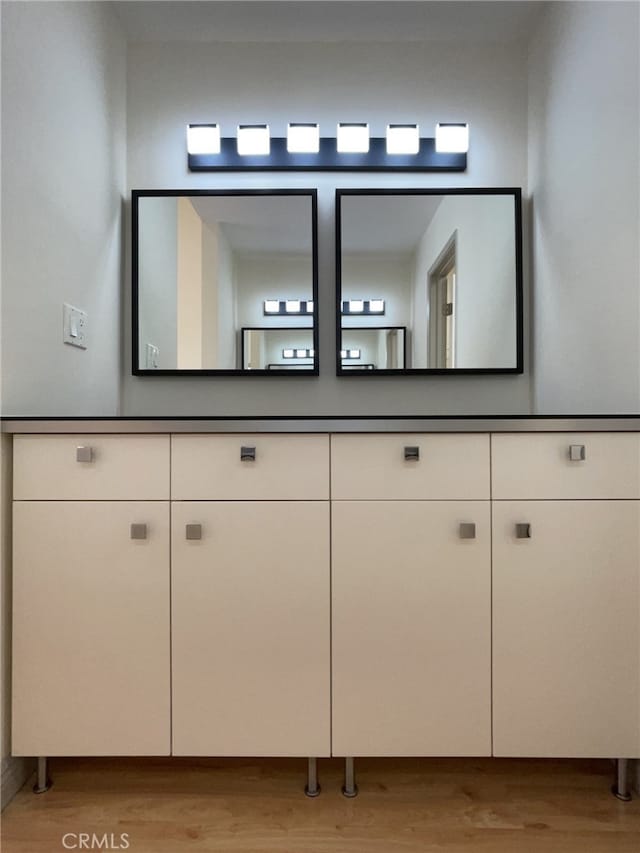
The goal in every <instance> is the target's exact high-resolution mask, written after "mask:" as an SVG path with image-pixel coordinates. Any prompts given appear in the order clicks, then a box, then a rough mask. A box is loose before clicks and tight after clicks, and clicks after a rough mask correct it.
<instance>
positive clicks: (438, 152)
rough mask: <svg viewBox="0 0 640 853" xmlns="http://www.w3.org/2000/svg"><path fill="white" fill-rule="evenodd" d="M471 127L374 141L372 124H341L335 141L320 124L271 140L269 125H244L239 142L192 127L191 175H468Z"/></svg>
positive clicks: (398, 132)
mask: <svg viewBox="0 0 640 853" xmlns="http://www.w3.org/2000/svg"><path fill="white" fill-rule="evenodd" d="M468 147H469V126H468V125H467V124H456V123H451V122H448V123H447V122H441V123H440V124H439V125H438V127H437V130H436V136H425V137H421V136H420V128H419V126H418V124H417V123H416V124H388V125H387V126H386V133H385V135H384V136H370V134H369V125H368V124H367V123H366V122H340V123H339V124H338V125H337V127H336V135H335V136H333V137H329V136H322V137H321V136H320V125H319V124H318V123H317V122H289V123H288V124H287V132H286V135H284V136H274V137H273V138H271V134H270V131H269V125H267V124H239V125H238V126H237V132H236V135H235V136H221V128H220V125H217V124H190V125H188V126H187V153H188V165H189V170H190V171H191V172H250V171H260V172H269V171H272V172H295V171H298V172H336V171H337V172H351V171H369V172H464V171H465V170H466V168H467V153H466V152H467V150H468Z"/></svg>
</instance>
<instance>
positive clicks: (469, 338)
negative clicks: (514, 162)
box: [336, 189, 522, 373]
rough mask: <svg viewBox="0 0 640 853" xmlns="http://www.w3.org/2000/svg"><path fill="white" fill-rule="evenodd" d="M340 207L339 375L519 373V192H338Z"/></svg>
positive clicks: (338, 284)
mask: <svg viewBox="0 0 640 853" xmlns="http://www.w3.org/2000/svg"><path fill="white" fill-rule="evenodd" d="M336 208H337V211H336V213H337V217H338V231H337V244H338V249H337V251H338V281H337V310H338V315H339V323H338V326H339V335H338V340H339V344H338V345H339V350H340V352H339V357H338V373H346V372H349V373H353V372H357V371H359V370H362V371H401V372H405V373H406V372H412V371H419V372H432V371H434V372H449V371H452V370H457V371H461V372H483V373H484V372H496V373H521V372H522V280H521V275H522V273H521V233H520V232H521V218H520V190H517V189H496V190H493V189H483V190H338V191H337V192H336ZM382 324H384V328H382V327H381V326H382ZM356 330H359V331H358V333H359V334H361V335H362V334H366V332H365V330H367V332H368V333H369V336H368V337H367V338H366V339H364V338H363V339H362V340H358V339H356V338H355V337H354V335H355V334H356ZM392 332H395V336H396V341H395V342H392V341H390V340H389V336H390V335H391V333H392ZM358 348H360V350H361V352H362V354H363V357H361V358H359V359H352V358H347V357H345V351H346V352H348V351H349V350H351V349H358ZM365 353H366V356H365V355H364V354H365Z"/></svg>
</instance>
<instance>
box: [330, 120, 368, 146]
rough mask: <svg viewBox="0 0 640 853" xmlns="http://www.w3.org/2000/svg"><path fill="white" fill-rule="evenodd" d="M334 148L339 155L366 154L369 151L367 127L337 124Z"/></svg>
mask: <svg viewBox="0 0 640 853" xmlns="http://www.w3.org/2000/svg"><path fill="white" fill-rule="evenodd" d="M336 147H337V150H338V153H339V154H366V153H367V152H368V151H369V125H368V124H342V123H341V124H339V125H338V131H337V137H336Z"/></svg>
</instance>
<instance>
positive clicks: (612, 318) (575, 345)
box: [529, 2, 640, 414]
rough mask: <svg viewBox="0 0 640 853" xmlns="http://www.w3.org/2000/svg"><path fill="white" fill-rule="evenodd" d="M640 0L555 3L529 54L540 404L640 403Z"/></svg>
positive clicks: (604, 408)
mask: <svg viewBox="0 0 640 853" xmlns="http://www.w3.org/2000/svg"><path fill="white" fill-rule="evenodd" d="M639 11H640V7H639V6H638V4H637V3H616V2H606V3H599V2H594V3H550V4H548V8H547V9H546V10H545V12H544V16H543V18H542V20H541V22H540V27H539V30H538V32H537V33H536V35H535V37H534V38H533V41H532V43H531V48H530V53H529V80H530V89H529V183H530V191H531V195H532V208H533V246H534V256H533V268H534V278H535V288H534V317H533V322H534V342H535V346H534V364H535V369H534V383H535V385H534V387H535V411H536V412H537V413H542V414H554V413H576V414H597V413H634V412H638V411H639V410H640V286H639V283H640V270H639V266H638V264H639V258H638V246H639V243H640V239H639V238H640V222H639V213H638V206H639V198H640V176H639V156H640V154H639V152H640V140H639V116H638V104H639V100H640V93H639V91H638V86H639V77H640V74H639V68H638V54H639V46H638V39H639V29H640V26H639V21H638V15H639Z"/></svg>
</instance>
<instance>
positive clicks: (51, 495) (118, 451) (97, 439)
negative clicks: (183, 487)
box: [13, 435, 169, 500]
mask: <svg viewBox="0 0 640 853" xmlns="http://www.w3.org/2000/svg"><path fill="white" fill-rule="evenodd" d="M13 458H14V479H13V496H14V498H15V500H168V498H169V437H168V436H163V435H47V436H42V435H17V436H16V437H15V438H14V457H13ZM79 459H80V460H83V459H84V460H85V461H79Z"/></svg>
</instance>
